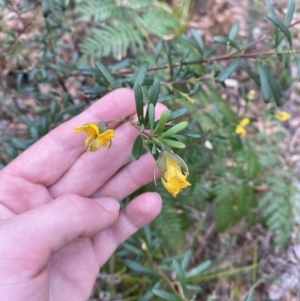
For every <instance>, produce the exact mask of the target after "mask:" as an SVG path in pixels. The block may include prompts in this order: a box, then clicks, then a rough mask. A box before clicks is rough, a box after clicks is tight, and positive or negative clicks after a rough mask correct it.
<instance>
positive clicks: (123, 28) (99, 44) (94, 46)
mask: <svg viewBox="0 0 300 301" xmlns="http://www.w3.org/2000/svg"><path fill="white" fill-rule="evenodd" d="M80 47H81V50H82V52H83V53H84V54H85V55H91V54H96V55H99V56H101V57H105V56H108V55H109V54H110V53H111V54H112V55H113V56H114V57H115V58H120V57H121V56H123V55H125V54H126V52H127V49H128V47H131V48H132V49H133V50H135V51H136V50H137V49H140V50H141V49H143V40H142V38H141V36H140V33H139V32H138V31H137V30H136V28H135V27H134V26H132V25H131V24H127V23H125V22H123V23H119V24H118V25H117V26H115V25H114V26H104V27H103V28H102V29H96V28H93V29H91V36H90V37H88V38H86V39H84V40H83V42H82V44H81V45H80Z"/></svg>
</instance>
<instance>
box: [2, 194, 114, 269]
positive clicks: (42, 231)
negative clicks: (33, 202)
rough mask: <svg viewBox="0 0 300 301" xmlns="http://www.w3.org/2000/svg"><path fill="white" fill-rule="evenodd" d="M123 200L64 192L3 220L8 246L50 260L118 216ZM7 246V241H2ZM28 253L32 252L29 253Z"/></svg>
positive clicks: (107, 225)
mask: <svg viewBox="0 0 300 301" xmlns="http://www.w3.org/2000/svg"><path fill="white" fill-rule="evenodd" d="M118 212H119V202H118V201H116V200H114V199H112V198H99V199H95V200H93V199H88V198H83V197H80V196H77V195H70V194H69V195H64V196H62V197H60V198H58V199H56V200H54V201H52V202H50V203H47V204H45V205H43V206H40V207H38V208H35V209H33V210H30V211H28V212H26V213H24V214H21V215H17V216H15V217H12V218H8V219H5V220H3V221H1V222H0V225H1V227H0V229H1V230H2V231H1V235H0V241H1V239H4V242H5V249H7V250H11V251H12V252H15V251H16V252H17V250H19V249H20V248H19V247H17V246H18V245H19V243H20V241H21V245H22V250H21V252H22V253H23V254H27V253H32V254H33V256H35V254H39V255H40V256H41V258H43V259H44V263H45V264H46V262H47V260H48V259H49V257H50V255H51V254H53V253H55V252H57V251H58V250H60V249H61V248H63V247H64V246H66V245H67V244H69V243H70V242H72V241H73V240H75V239H76V238H79V237H91V236H93V235H95V234H96V233H98V232H100V231H102V230H104V229H106V228H108V227H110V226H111V225H112V224H113V223H114V222H115V221H116V219H117V218H118ZM1 245H2V246H4V244H1ZM27 255H28V254H27Z"/></svg>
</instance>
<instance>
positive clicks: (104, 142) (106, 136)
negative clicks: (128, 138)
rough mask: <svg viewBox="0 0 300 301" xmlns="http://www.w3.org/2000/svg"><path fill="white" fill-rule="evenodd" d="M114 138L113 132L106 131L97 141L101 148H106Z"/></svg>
mask: <svg viewBox="0 0 300 301" xmlns="http://www.w3.org/2000/svg"><path fill="white" fill-rule="evenodd" d="M114 137H115V132H114V130H107V131H105V132H104V133H102V134H100V135H99V136H98V138H97V139H98V140H99V141H100V142H101V144H102V146H103V147H108V146H109V144H110V140H111V139H112V138H114Z"/></svg>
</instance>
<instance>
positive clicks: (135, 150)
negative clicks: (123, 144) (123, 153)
mask: <svg viewBox="0 0 300 301" xmlns="http://www.w3.org/2000/svg"><path fill="white" fill-rule="evenodd" d="M142 151H143V138H142V137H141V135H138V136H137V137H136V139H135V141H134V143H133V147H132V152H131V156H132V158H133V160H138V159H139V158H140V156H141V154H142Z"/></svg>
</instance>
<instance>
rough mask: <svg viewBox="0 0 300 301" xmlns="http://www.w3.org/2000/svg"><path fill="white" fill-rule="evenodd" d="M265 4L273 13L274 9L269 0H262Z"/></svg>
mask: <svg viewBox="0 0 300 301" xmlns="http://www.w3.org/2000/svg"><path fill="white" fill-rule="evenodd" d="M264 2H265V4H266V5H267V7H268V9H269V10H270V12H271V13H273V14H274V15H275V10H274V7H273V5H272V4H271V2H270V1H269V0H264Z"/></svg>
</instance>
